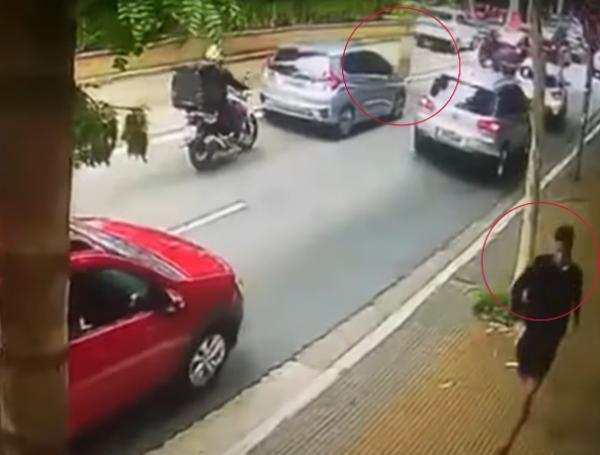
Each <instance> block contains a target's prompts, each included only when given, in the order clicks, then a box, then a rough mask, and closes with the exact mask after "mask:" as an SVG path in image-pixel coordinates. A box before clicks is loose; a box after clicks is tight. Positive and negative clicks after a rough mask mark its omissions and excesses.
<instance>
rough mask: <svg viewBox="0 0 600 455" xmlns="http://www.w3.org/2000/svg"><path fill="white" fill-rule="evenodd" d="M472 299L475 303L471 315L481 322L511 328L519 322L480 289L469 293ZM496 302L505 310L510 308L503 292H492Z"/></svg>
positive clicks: (506, 295) (487, 293)
mask: <svg viewBox="0 0 600 455" xmlns="http://www.w3.org/2000/svg"><path fill="white" fill-rule="evenodd" d="M471 294H472V295H473V297H474V300H475V303H474V304H473V314H474V315H475V316H476V317H477V318H478V319H481V320H484V321H491V322H498V323H500V324H504V325H506V326H508V327H511V326H513V325H514V324H515V323H516V322H518V321H519V318H517V317H516V316H514V315H512V314H510V313H509V312H507V311H506V310H505V309H504V308H502V307H500V305H498V303H496V301H495V300H494V298H493V297H492V296H491V295H490V294H489V292H487V291H486V290H482V289H475V290H473V291H472V292H471ZM494 294H495V295H496V297H497V298H498V300H499V301H500V302H501V303H502V305H504V306H505V307H507V308H510V301H509V297H508V294H507V293H505V292H494Z"/></svg>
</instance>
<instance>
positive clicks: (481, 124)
mask: <svg viewBox="0 0 600 455" xmlns="http://www.w3.org/2000/svg"><path fill="white" fill-rule="evenodd" d="M501 126H502V125H501V124H500V122H497V121H496V120H489V119H482V120H479V121H478V122H477V129H479V131H480V132H482V133H484V134H487V135H496V134H497V133H498V131H500V127H501Z"/></svg>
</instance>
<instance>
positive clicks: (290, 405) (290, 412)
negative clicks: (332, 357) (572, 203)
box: [225, 125, 600, 455]
mask: <svg viewBox="0 0 600 455" xmlns="http://www.w3.org/2000/svg"><path fill="white" fill-rule="evenodd" d="M599 131H600V125H598V126H597V127H596V128H594V129H593V130H592V131H591V132H590V133H589V134H588V135H587V136H586V142H589V141H591V140H592V139H593V138H594V137H595V135H596V134H597V133H598V132H599ZM576 153H577V146H575V147H573V150H572V151H571V153H569V155H568V156H567V157H565V158H564V159H563V160H562V161H561V162H560V163H558V164H557V165H556V166H554V167H553V168H552V169H551V170H550V172H548V173H547V174H546V176H545V177H544V178H543V179H542V188H544V189H545V188H546V187H547V186H548V185H549V184H550V183H551V182H552V181H553V180H554V179H555V178H556V177H557V176H558V175H559V174H560V173H561V172H562V171H563V170H564V169H565V168H566V167H567V166H568V165H569V163H570V162H571V161H572V160H573V158H574V157H575V155H576ZM524 202H527V200H526V199H525V198H524V197H523V198H521V200H520V201H519V202H517V205H519V204H522V203H524ZM517 214H518V210H515V211H513V212H511V213H509V214H508V215H507V216H505V217H504V218H503V219H502V220H501V221H500V222H499V223H498V224H497V226H496V229H495V230H494V232H493V233H492V235H491V236H490V239H489V240H488V242H489V241H491V240H492V239H494V238H495V237H496V236H498V235H499V234H500V233H501V232H502V231H503V230H504V229H505V228H506V227H507V226H508V223H509V222H510V221H511V220H512V219H513V218H514V217H515V216H517ZM486 235H487V232H483V233H482V234H481V235H480V236H479V237H478V238H477V240H475V242H473V243H472V244H471V245H470V246H469V247H468V248H467V249H466V250H464V251H463V252H462V253H461V254H459V255H458V256H457V257H456V258H455V259H453V260H452V262H451V263H450V264H449V265H448V266H447V267H446V268H445V269H444V270H443V271H442V272H440V273H439V274H437V275H436V276H434V277H433V278H432V279H431V280H430V281H429V282H428V283H427V284H426V285H425V286H423V288H421V289H420V290H419V291H418V292H417V293H416V294H414V295H413V296H412V297H411V298H409V299H408V301H407V302H406V303H405V304H404V305H402V307H401V308H400V309H399V310H398V311H396V312H395V313H393V314H392V315H391V316H389V317H388V318H387V319H386V320H385V321H383V322H382V323H381V324H380V325H379V326H378V327H377V328H376V329H375V330H374V331H373V332H371V333H370V334H369V335H367V336H366V337H364V338H363V339H362V340H361V341H359V342H358V343H356V344H355V345H354V347H352V348H351V349H350V350H348V351H347V352H346V353H345V354H344V355H342V357H340V358H339V359H338V360H336V361H335V362H334V363H333V365H331V366H330V367H329V368H327V369H325V370H324V371H323V372H322V373H321V374H320V375H319V376H318V377H317V378H316V379H315V380H314V381H313V382H312V383H310V384H309V385H308V386H307V387H306V388H305V389H304V391H303V392H302V393H300V394H298V395H297V396H296V397H293V398H292V399H291V400H290V401H289V402H287V403H286V404H285V405H284V406H282V407H281V408H280V409H279V411H278V412H277V413H275V414H274V415H272V416H271V417H270V418H268V419H266V420H264V421H263V422H261V423H260V424H259V425H258V426H256V427H255V428H254V429H253V430H252V431H251V432H249V433H248V434H247V435H246V437H245V438H244V439H242V440H241V441H240V442H238V443H237V444H236V445H234V446H233V447H232V448H231V449H229V450H228V451H227V452H225V455H243V454H247V453H248V452H249V451H250V450H252V449H253V448H254V447H256V446H257V445H258V444H260V443H261V442H262V441H263V440H264V439H266V438H267V437H268V436H269V435H270V434H271V433H272V432H273V431H274V430H275V429H276V428H277V427H278V426H279V424H281V422H283V421H284V420H286V419H289V418H291V417H292V416H294V415H295V414H297V413H298V412H299V411H301V410H302V409H303V408H305V407H306V406H307V405H308V404H310V403H311V402H312V401H313V400H315V399H316V398H317V397H318V396H319V395H320V394H322V393H323V392H324V391H325V390H326V389H328V388H329V387H331V386H332V385H333V384H334V383H335V381H336V380H337V379H338V378H339V377H340V375H341V374H342V373H343V372H344V371H345V370H347V369H349V368H351V367H353V366H354V365H356V364H357V363H358V362H359V361H360V360H361V359H363V358H364V357H365V356H366V355H367V354H368V353H369V352H371V351H372V350H373V349H375V348H376V347H377V346H379V345H380V344H381V343H382V342H383V341H384V340H385V339H387V338H388V337H389V336H390V335H392V334H393V333H394V332H395V331H396V330H397V329H398V328H400V326H402V325H403V324H404V323H405V322H406V321H407V320H408V318H410V317H411V316H412V315H413V314H414V313H415V312H416V311H417V309H419V307H420V306H421V305H423V303H425V301H427V299H428V298H429V297H430V296H431V295H432V294H433V293H434V292H436V291H437V290H438V289H439V288H440V287H441V286H442V285H444V284H445V283H446V282H447V281H448V280H449V279H450V278H451V277H452V275H454V274H455V273H456V272H457V271H458V270H460V268H462V267H463V266H464V265H466V264H467V263H468V262H469V261H470V260H472V259H473V258H474V257H475V256H476V255H477V254H479V252H480V251H481V248H482V246H483V241H484V239H485V236H486Z"/></svg>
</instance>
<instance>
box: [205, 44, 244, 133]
mask: <svg viewBox="0 0 600 455" xmlns="http://www.w3.org/2000/svg"><path fill="white" fill-rule="evenodd" d="M198 76H199V77H200V84H201V86H202V110H203V111H204V112H207V113H214V112H217V113H218V115H219V117H218V127H219V129H220V132H222V133H227V134H233V135H234V136H237V135H238V134H240V132H241V129H242V124H243V113H241V112H239V110H238V109H237V108H236V106H235V105H233V104H232V103H230V102H229V101H228V99H227V89H228V87H233V88H234V89H235V90H237V91H240V92H244V91H247V90H248V89H249V87H248V86H247V85H246V84H244V83H242V82H240V81H238V80H237V79H236V78H235V76H233V74H231V72H230V71H229V70H228V69H226V68H225V67H224V66H223V54H222V53H221V49H220V48H219V46H217V45H216V44H213V45H211V46H209V48H208V49H207V50H206V52H205V54H204V62H203V63H202V64H201V65H200V67H199V68H198Z"/></svg>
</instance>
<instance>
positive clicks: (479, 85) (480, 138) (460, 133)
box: [413, 69, 531, 178]
mask: <svg viewBox="0 0 600 455" xmlns="http://www.w3.org/2000/svg"><path fill="white" fill-rule="evenodd" d="M455 84H456V77H455V76H454V75H450V74H442V75H441V76H440V77H438V78H436V79H435V80H434V81H433V84H432V86H431V89H430V91H429V94H428V95H426V96H423V98H422V99H421V102H420V106H419V110H418V113H417V120H423V119H425V118H427V117H429V116H430V115H432V114H433V113H434V112H436V111H438V110H439V109H440V108H441V107H442V106H443V105H444V103H446V101H447V100H448V99H449V98H450V95H451V94H452V91H453V90H454V87H455ZM528 112H529V103H528V100H527V97H526V96H525V94H524V93H523V90H522V89H521V87H520V86H519V84H518V82H517V81H516V80H514V79H506V78H503V77H502V76H501V75H499V74H497V73H494V72H492V71H488V70H483V69H478V70H474V71H473V72H471V74H467V75H466V76H465V77H463V78H461V81H460V84H459V86H458V89H457V91H456V94H455V95H454V97H453V98H452V100H451V101H450V103H449V104H448V106H446V108H445V109H443V110H442V111H441V112H440V113H439V114H437V115H436V116H434V117H432V118H431V119H429V120H427V121H424V122H422V123H419V124H417V125H416V126H415V129H414V145H413V146H414V150H415V152H416V153H422V152H424V151H426V150H427V149H428V148H429V147H431V146H432V145H434V144H435V143H438V144H442V145H445V146H449V148H451V149H453V150H455V151H460V152H463V153H465V154H471V155H472V156H481V157H486V158H491V160H492V161H493V162H494V165H495V172H496V174H497V176H498V177H500V178H502V177H504V176H506V174H507V171H508V169H510V168H511V167H512V166H509V164H521V163H523V162H524V161H525V160H524V159H523V158H524V157H525V156H526V154H527V152H528V150H529V146H530V137H531V129H530V123H529V114H528Z"/></svg>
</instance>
